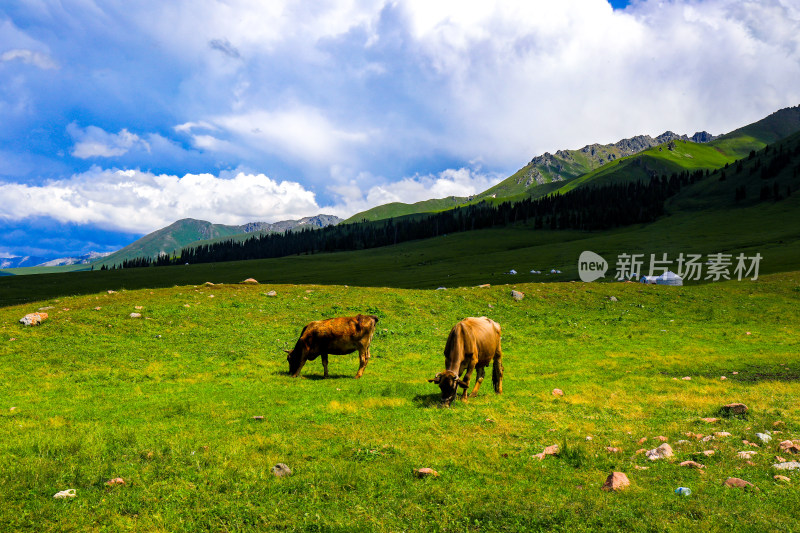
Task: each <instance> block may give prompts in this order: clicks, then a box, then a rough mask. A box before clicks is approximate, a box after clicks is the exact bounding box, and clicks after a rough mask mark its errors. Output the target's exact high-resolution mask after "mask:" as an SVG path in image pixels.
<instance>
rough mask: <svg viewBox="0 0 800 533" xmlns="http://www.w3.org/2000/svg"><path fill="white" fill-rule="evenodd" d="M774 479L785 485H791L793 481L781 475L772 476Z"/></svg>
mask: <svg viewBox="0 0 800 533" xmlns="http://www.w3.org/2000/svg"><path fill="white" fill-rule="evenodd" d="M772 479H774V480H775V481H783V482H784V483H790V482H791V481H792V480H791V479H790V478H788V477H786V476H782V475H780V474H775V475H774V476H772Z"/></svg>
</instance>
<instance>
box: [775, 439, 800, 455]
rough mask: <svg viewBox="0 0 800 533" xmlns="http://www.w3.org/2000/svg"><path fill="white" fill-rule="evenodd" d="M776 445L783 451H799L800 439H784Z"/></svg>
mask: <svg viewBox="0 0 800 533" xmlns="http://www.w3.org/2000/svg"><path fill="white" fill-rule="evenodd" d="M778 446H779V447H780V449H781V451H782V452H784V453H800V441H791V440H785V441H783V442H781V443H780V444H778Z"/></svg>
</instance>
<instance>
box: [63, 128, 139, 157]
mask: <svg viewBox="0 0 800 533" xmlns="http://www.w3.org/2000/svg"><path fill="white" fill-rule="evenodd" d="M67 132H68V133H69V134H70V135H71V136H72V138H73V139H74V140H75V145H74V146H73V147H72V150H71V154H72V155H73V156H75V157H78V158H80V159H89V158H91V157H117V156H121V155H124V154H126V153H128V151H130V150H131V149H133V148H135V147H136V148H140V149H143V150H144V151H149V150H150V145H149V144H148V143H147V141H145V140H143V139H142V138H140V137H139V136H138V135H136V134H134V133H131V132H129V131H128V130H127V129H122V130H121V131H120V132H119V133H108V132H107V131H105V130H103V129H102V128H98V127H97V126H89V127H87V128H85V129H82V128H80V127H79V126H77V125H76V124H75V123H72V124H70V125H69V126H68V127H67Z"/></svg>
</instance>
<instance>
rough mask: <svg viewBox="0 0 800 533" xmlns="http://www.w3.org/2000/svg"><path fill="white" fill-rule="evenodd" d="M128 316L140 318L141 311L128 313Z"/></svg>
mask: <svg viewBox="0 0 800 533" xmlns="http://www.w3.org/2000/svg"><path fill="white" fill-rule="evenodd" d="M128 316H129V317H130V318H142V313H131V314H130V315H128Z"/></svg>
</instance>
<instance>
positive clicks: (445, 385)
mask: <svg viewBox="0 0 800 533" xmlns="http://www.w3.org/2000/svg"><path fill="white" fill-rule="evenodd" d="M502 359H503V353H502V351H501V350H500V324H498V323H497V322H495V321H494V320H491V319H489V318H486V317H485V316H482V317H480V318H473V317H470V318H465V319H464V320H462V321H461V322H459V323H458V324H456V325H455V326H453V329H452V330H450V335H449V336H448V337H447V345H446V346H445V348H444V365H445V370H444V371H443V372H439V373H438V374H436V376H435V377H434V378H433V379H429V380H428V381H429V382H431V383H436V384H438V385H439V388H440V389H441V390H442V405H444V406H449V405H450V403H451V402H452V401H453V399H455V397H456V393H457V392H458V387H461V388H463V389H464V394H463V395H462V396H461V399H462V400H464V401H466V399H467V388H468V387H469V380H470V376H472V371H473V370H474V369H477V376H478V379H477V381H476V383H475V388H474V389H473V391H472V394H471V395H470V396H471V397H474V396H476V395H477V394H478V389H479V388H480V386H481V383H483V377H484V374H485V371H486V369H485V367H486V365H488V364H489V363H490V362H494V364H493V366H492V383H493V384H494V391H495V392H496V393H497V394H502V393H503V362H502ZM462 373H464V377H463V379H461V378H459V376H460V375H461V374H462Z"/></svg>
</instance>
